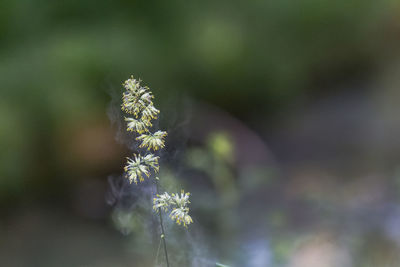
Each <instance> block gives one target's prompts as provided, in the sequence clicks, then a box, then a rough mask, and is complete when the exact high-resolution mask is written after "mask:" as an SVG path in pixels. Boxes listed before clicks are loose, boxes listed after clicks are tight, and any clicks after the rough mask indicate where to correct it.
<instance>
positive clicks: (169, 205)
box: [121, 76, 193, 227]
mask: <svg viewBox="0 0 400 267" xmlns="http://www.w3.org/2000/svg"><path fill="white" fill-rule="evenodd" d="M140 83H141V81H140V80H136V79H134V78H133V76H131V78H130V79H128V80H126V81H125V82H124V83H123V86H124V87H125V92H124V93H123V95H122V106H121V108H122V110H123V111H125V112H126V113H127V114H129V115H131V116H128V117H125V121H126V122H127V131H129V132H134V133H136V134H138V135H139V136H138V137H136V140H137V141H139V142H140V145H139V148H145V149H147V154H146V155H144V156H143V155H141V154H140V153H139V154H133V157H132V158H127V164H126V166H125V168H124V170H125V173H126V177H127V178H128V179H129V181H130V182H131V183H132V182H134V183H135V184H137V183H138V181H139V182H143V181H144V177H147V178H148V177H150V175H151V173H152V172H154V173H157V172H158V170H159V164H158V160H159V157H158V156H155V155H154V154H152V153H150V151H151V150H152V151H154V152H155V151H157V150H159V149H162V148H164V147H165V138H166V136H167V132H164V131H156V132H154V133H152V132H151V131H150V128H151V127H152V126H153V125H152V120H155V119H157V118H158V114H159V113H160V111H159V110H158V109H156V108H155V107H154V104H153V101H152V100H153V98H154V96H153V94H152V92H151V91H150V89H149V88H148V87H147V86H141V85H140ZM157 179H158V178H157ZM189 195H190V193H184V191H183V190H182V192H181V194H180V195H179V194H172V195H169V194H168V193H167V192H165V193H164V194H162V195H157V197H156V198H154V206H153V208H154V209H155V210H163V211H165V212H167V211H168V210H171V212H170V215H169V217H170V218H171V219H172V220H174V221H175V222H176V223H177V224H179V225H180V224H181V223H183V225H184V226H185V227H186V226H187V225H189V224H191V223H192V222H193V220H192V218H191V217H190V216H189V208H188V204H189V203H190V201H189Z"/></svg>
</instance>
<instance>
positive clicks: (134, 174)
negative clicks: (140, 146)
mask: <svg viewBox="0 0 400 267" xmlns="http://www.w3.org/2000/svg"><path fill="white" fill-rule="evenodd" d="M127 159H128V162H127V165H126V166H125V168H124V170H125V172H126V176H127V177H128V179H129V182H131V183H132V181H133V182H134V183H135V184H137V182H138V181H137V180H138V178H139V181H140V182H143V181H144V178H143V177H144V176H146V177H149V176H150V167H151V168H153V169H154V171H155V172H158V169H159V167H158V157H155V156H154V155H152V154H149V155H146V156H145V157H142V156H141V155H137V154H134V158H133V159H131V158H127Z"/></svg>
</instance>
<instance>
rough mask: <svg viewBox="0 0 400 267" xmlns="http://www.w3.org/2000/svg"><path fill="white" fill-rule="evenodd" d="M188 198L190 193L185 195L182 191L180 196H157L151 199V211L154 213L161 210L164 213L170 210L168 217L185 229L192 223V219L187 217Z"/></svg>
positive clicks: (165, 194) (166, 194)
mask: <svg viewBox="0 0 400 267" xmlns="http://www.w3.org/2000/svg"><path fill="white" fill-rule="evenodd" d="M189 196H190V193H185V192H184V191H183V190H182V191H181V194H180V195H179V194H172V195H169V194H168V193H167V192H165V193H164V194H162V195H157V197H156V198H154V199H153V209H154V210H156V211H157V210H159V209H161V210H163V211H165V212H167V211H168V210H171V213H170V214H169V217H170V218H171V219H172V220H174V221H175V222H176V223H177V224H179V225H180V224H181V223H183V225H184V226H185V227H187V225H189V224H191V223H192V222H193V220H192V217H190V215H189V208H188V204H189V203H190V201H189Z"/></svg>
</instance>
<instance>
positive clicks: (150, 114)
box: [141, 104, 160, 122]
mask: <svg viewBox="0 0 400 267" xmlns="http://www.w3.org/2000/svg"><path fill="white" fill-rule="evenodd" d="M158 113H160V111H159V110H158V109H156V108H155V107H154V106H153V105H152V104H150V105H147V106H145V107H144V108H143V110H142V117H141V120H142V121H144V122H150V121H151V120H155V119H157V117H158Z"/></svg>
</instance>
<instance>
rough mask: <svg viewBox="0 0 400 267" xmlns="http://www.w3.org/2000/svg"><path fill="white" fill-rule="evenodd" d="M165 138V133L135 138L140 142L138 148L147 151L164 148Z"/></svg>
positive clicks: (160, 132)
mask: <svg viewBox="0 0 400 267" xmlns="http://www.w3.org/2000/svg"><path fill="white" fill-rule="evenodd" d="M166 136H167V132H164V131H157V132H155V133H148V134H142V135H140V136H139V137H137V138H136V140H138V141H142V143H141V144H140V146H139V147H141V148H143V147H147V150H150V149H153V150H155V151H156V150H158V149H160V148H163V147H165V140H164V138H165V137H166Z"/></svg>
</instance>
